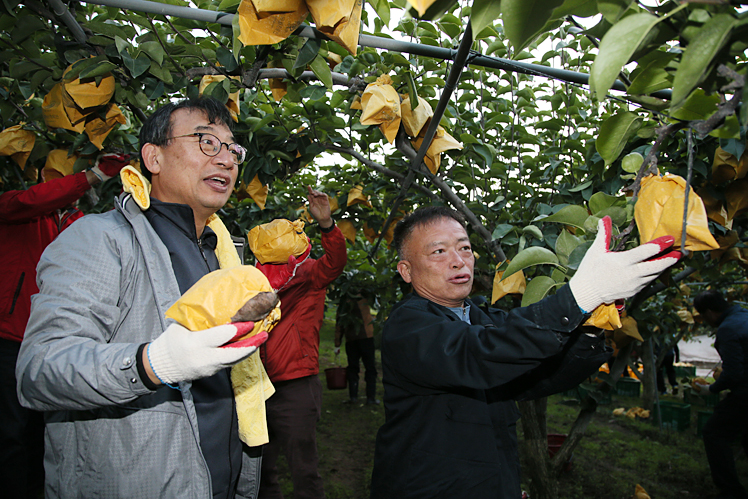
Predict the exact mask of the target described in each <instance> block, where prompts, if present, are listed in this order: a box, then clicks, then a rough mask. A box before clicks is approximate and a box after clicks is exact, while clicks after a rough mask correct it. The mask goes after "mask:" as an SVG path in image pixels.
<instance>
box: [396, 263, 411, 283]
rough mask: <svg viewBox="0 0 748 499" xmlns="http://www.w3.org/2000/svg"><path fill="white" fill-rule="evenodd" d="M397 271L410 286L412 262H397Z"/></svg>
mask: <svg viewBox="0 0 748 499" xmlns="http://www.w3.org/2000/svg"><path fill="white" fill-rule="evenodd" d="M397 271H398V272H399V273H400V277H402V278H403V281H405V282H407V283H408V284H410V281H411V278H410V262H409V261H408V260H400V261H399V262H397Z"/></svg>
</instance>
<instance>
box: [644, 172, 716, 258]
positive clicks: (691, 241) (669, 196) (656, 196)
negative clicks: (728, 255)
mask: <svg viewBox="0 0 748 499" xmlns="http://www.w3.org/2000/svg"><path fill="white" fill-rule="evenodd" d="M685 193H686V181H685V180H684V179H683V178H682V177H679V176H677V175H671V174H666V175H664V176H662V177H661V176H659V175H649V176H647V177H644V178H643V179H642V182H641V190H640V191H639V199H638V200H637V201H636V206H635V207H634V218H635V219H636V225H637V227H638V228H639V236H640V238H641V242H642V244H643V243H647V242H649V241H652V240H653V239H656V238H658V237H660V236H673V238H675V243H674V245H673V248H679V247H680V244H681V234H682V226H683V204H684V201H685ZM717 248H719V244H717V241H716V240H715V239H714V236H712V234H711V233H710V232H709V224H708V220H707V216H706V209H705V208H704V203H703V202H702V201H701V198H700V197H699V196H698V195H697V194H696V193H695V192H694V191H693V188H691V190H690V193H689V195H688V214H687V217H686V245H685V249H687V250H690V251H705V250H713V249H717Z"/></svg>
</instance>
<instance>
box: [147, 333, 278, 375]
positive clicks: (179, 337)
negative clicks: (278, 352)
mask: <svg viewBox="0 0 748 499" xmlns="http://www.w3.org/2000/svg"><path fill="white" fill-rule="evenodd" d="M252 329H254V322H236V323H234V324H225V325H222V326H216V327H212V328H210V329H203V330H202V331H190V330H189V329H187V328H185V327H183V326H181V325H179V324H172V325H171V326H169V327H168V328H166V331H164V332H163V333H161V336H159V337H158V338H156V339H155V340H154V341H153V342H151V343H150V344H149V345H148V347H147V349H148V350H147V355H148V361H149V362H150V363H151V368H152V369H153V372H154V373H155V374H156V376H157V377H158V379H159V380H161V382H162V383H164V384H173V383H178V382H180V381H191V380H194V379H200V378H206V377H208V376H212V375H214V374H215V373H217V372H218V371H220V370H221V369H223V368H225V367H230V366H232V365H234V364H236V363H237V362H239V361H241V360H244V359H245V358H247V357H249V356H250V355H251V354H252V353H254V352H255V350H257V347H259V346H260V345H262V344H263V343H265V341H266V340H267V338H268V334H267V333H266V332H265V331H262V332H260V333H258V334H256V335H255V336H252V337H251V338H247V339H244V340H241V341H236V340H237V339H239V338H241V337H242V336H244V335H246V334H248V333H250V332H252ZM221 345H223V346H221Z"/></svg>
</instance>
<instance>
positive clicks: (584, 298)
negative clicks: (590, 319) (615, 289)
mask: <svg viewBox="0 0 748 499" xmlns="http://www.w3.org/2000/svg"><path fill="white" fill-rule="evenodd" d="M574 277H576V276H574ZM574 277H572V278H571V280H570V281H569V288H570V289H571V294H572V295H573V296H574V299H575V300H576V301H577V305H579V308H580V309H582V312H584V313H585V314H589V313H590V312H592V311H593V310H595V309H596V308H597V307H598V306H600V305H601V304H602V303H603V302H602V300H601V299H600V293H599V291H598V290H596V289H595V287H594V286H590V285H585V283H580V282H579V279H575V278H574Z"/></svg>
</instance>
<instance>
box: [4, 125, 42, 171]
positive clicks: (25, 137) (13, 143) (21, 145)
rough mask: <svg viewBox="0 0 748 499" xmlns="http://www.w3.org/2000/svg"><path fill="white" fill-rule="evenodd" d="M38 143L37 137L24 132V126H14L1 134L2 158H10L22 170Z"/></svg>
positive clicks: (27, 131) (31, 133) (30, 132)
mask: <svg viewBox="0 0 748 499" xmlns="http://www.w3.org/2000/svg"><path fill="white" fill-rule="evenodd" d="M35 143H36V135H35V134H34V132H32V131H30V130H24V129H23V125H14V126H11V127H8V128H6V129H5V130H3V131H2V132H0V156H10V157H11V158H13V160H14V161H15V162H16V163H18V166H20V167H21V168H23V167H25V166H26V160H27V159H29V156H30V155H31V150H32V149H34V144H35Z"/></svg>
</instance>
